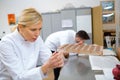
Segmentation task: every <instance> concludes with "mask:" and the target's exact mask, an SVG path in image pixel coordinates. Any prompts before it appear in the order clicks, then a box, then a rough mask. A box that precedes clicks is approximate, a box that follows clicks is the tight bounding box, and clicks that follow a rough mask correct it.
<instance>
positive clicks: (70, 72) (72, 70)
mask: <svg viewBox="0 0 120 80" xmlns="http://www.w3.org/2000/svg"><path fill="white" fill-rule="evenodd" d="M58 80H95V74H94V71H93V70H92V69H91V65H90V62H89V56H70V57H69V59H68V60H67V61H66V62H65V65H64V67H63V68H62V70H61V72H60V76H59V79H58Z"/></svg>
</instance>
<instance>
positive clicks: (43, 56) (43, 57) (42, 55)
mask: <svg viewBox="0 0 120 80" xmlns="http://www.w3.org/2000/svg"><path fill="white" fill-rule="evenodd" d="M39 39H40V40H39V42H40V49H39V50H40V51H39V61H41V63H42V64H44V63H45V62H46V61H47V60H48V59H49V58H50V56H51V55H52V53H51V51H50V49H49V48H48V47H47V46H46V45H45V43H44V42H43V40H42V39H41V37H40V38H39Z"/></svg>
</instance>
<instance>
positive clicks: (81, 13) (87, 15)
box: [76, 8, 92, 44]
mask: <svg viewBox="0 0 120 80" xmlns="http://www.w3.org/2000/svg"><path fill="white" fill-rule="evenodd" d="M76 26H77V31H79V30H84V31H86V32H87V33H88V34H89V36H90V40H86V43H87V44H92V18H91V8H80V9H76Z"/></svg>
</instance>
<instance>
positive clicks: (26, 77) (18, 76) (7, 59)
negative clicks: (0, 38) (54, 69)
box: [0, 42, 42, 80]
mask: <svg viewBox="0 0 120 80" xmlns="http://www.w3.org/2000/svg"><path fill="white" fill-rule="evenodd" d="M0 60H1V62H2V63H3V64H4V66H5V68H6V70H7V71H8V73H9V74H10V76H11V77H12V79H13V80H42V76H41V74H40V67H37V68H32V69H29V70H26V69H24V65H23V64H22V61H21V60H20V59H19V57H18V55H17V54H15V52H14V50H13V46H12V44H10V43H8V42H2V43H0Z"/></svg>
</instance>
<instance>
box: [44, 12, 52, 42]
mask: <svg viewBox="0 0 120 80" xmlns="http://www.w3.org/2000/svg"><path fill="white" fill-rule="evenodd" d="M42 18H43V25H42V38H43V40H45V39H46V37H47V36H48V35H50V34H51V33H52V20H51V14H42Z"/></svg>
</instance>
